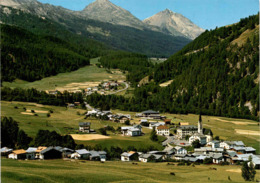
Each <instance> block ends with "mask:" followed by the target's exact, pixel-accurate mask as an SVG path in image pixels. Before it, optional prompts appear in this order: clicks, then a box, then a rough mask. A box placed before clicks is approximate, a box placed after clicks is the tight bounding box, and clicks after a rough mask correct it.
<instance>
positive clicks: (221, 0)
mask: <svg viewBox="0 0 260 183" xmlns="http://www.w3.org/2000/svg"><path fill="white" fill-rule="evenodd" d="M39 1H40V2H42V3H49V4H53V5H58V6H62V7H64V8H67V9H70V10H75V11H80V10H83V9H84V8H85V7H86V6H87V5H88V4H90V3H92V2H94V1H95V0H39ZM110 1H111V2H112V3H114V4H116V5H117V6H120V7H122V8H124V9H126V10H128V11H130V12H131V13H132V14H133V15H134V16H136V17H137V18H139V19H140V20H143V19H145V18H148V17H150V16H152V15H154V14H156V13H158V12H160V11H163V10H165V9H166V8H167V9H170V10H172V11H173V12H176V13H180V14H182V15H184V16H185V17H187V18H188V19H190V20H191V21H192V22H193V23H195V24H196V25H198V26H199V27H201V28H203V29H208V30H209V29H215V28H216V27H221V26H225V25H230V24H233V23H236V22H238V21H239V20H240V18H245V17H247V16H249V15H253V14H257V13H258V11H259V0H110Z"/></svg>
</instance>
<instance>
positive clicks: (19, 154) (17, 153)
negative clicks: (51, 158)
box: [8, 149, 26, 159]
mask: <svg viewBox="0 0 260 183" xmlns="http://www.w3.org/2000/svg"><path fill="white" fill-rule="evenodd" d="M8 158H10V159H26V151H25V150H24V149H18V150H14V151H13V152H12V153H11V154H9V155H8Z"/></svg>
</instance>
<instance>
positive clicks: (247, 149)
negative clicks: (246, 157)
mask: <svg viewBox="0 0 260 183" xmlns="http://www.w3.org/2000/svg"><path fill="white" fill-rule="evenodd" d="M255 151H256V149H255V148H253V147H245V153H246V154H250V153H252V154H255Z"/></svg>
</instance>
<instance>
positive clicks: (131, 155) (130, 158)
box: [121, 151, 138, 161]
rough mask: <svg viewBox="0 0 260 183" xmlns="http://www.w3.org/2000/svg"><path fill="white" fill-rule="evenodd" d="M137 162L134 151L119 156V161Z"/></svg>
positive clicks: (136, 155) (136, 154)
mask: <svg viewBox="0 0 260 183" xmlns="http://www.w3.org/2000/svg"><path fill="white" fill-rule="evenodd" d="M134 160H138V153H137V152H135V151H130V152H124V153H122V154H121V161H134Z"/></svg>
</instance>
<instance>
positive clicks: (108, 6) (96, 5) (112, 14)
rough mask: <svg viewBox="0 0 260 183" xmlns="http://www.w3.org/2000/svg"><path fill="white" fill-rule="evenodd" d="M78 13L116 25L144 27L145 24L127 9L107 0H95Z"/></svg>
mask: <svg viewBox="0 0 260 183" xmlns="http://www.w3.org/2000/svg"><path fill="white" fill-rule="evenodd" d="M78 15H83V16H85V17H87V18H91V19H94V20H99V21H102V22H108V23H112V24H117V25H125V26H130V27H135V28H145V24H144V23H143V22H142V21H141V20H139V19H138V18H136V17H135V16H133V15H132V14H131V13H130V12H129V11H127V10H125V9H123V8H121V7H119V6H116V5H115V4H113V3H111V2H110V1H109V0H96V1H95V2H93V3H91V4H89V5H88V6H87V7H86V8H85V9H84V10H83V11H80V12H78Z"/></svg>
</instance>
